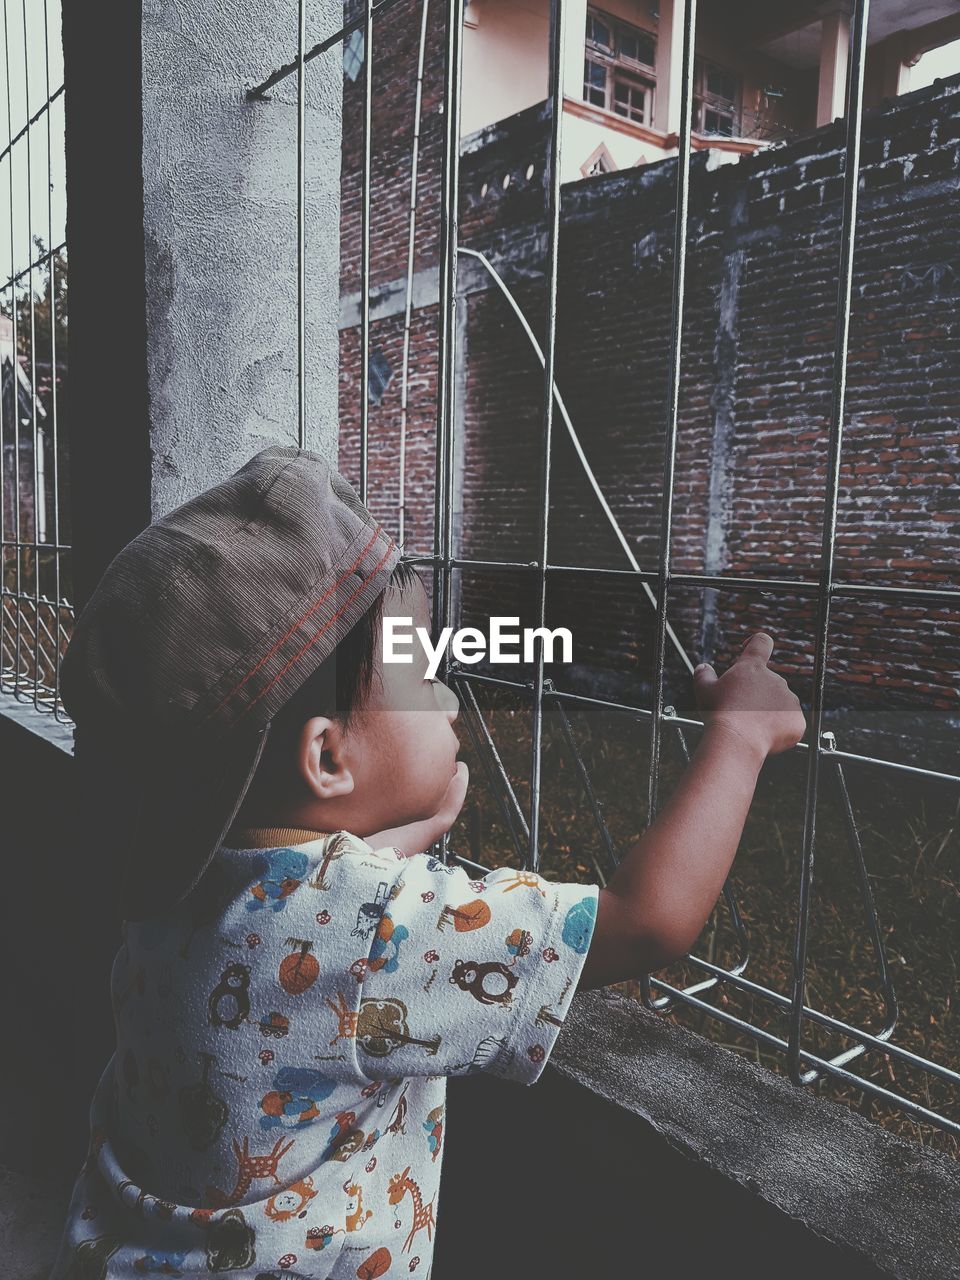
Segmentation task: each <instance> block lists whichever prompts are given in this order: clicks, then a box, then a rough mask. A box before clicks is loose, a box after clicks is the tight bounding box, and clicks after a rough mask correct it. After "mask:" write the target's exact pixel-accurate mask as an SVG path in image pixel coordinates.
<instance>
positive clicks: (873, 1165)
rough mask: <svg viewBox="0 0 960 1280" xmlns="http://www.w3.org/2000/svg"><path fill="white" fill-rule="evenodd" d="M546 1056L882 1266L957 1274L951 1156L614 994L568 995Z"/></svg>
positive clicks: (935, 1277)
mask: <svg viewBox="0 0 960 1280" xmlns="http://www.w3.org/2000/svg"><path fill="white" fill-rule="evenodd" d="M550 1061H551V1066H552V1067H553V1068H554V1069H555V1070H557V1071H559V1072H560V1073H561V1074H562V1075H565V1076H567V1077H568V1078H569V1079H572V1080H575V1081H577V1082H578V1083H580V1084H582V1085H584V1086H585V1087H586V1088H588V1089H590V1090H592V1091H593V1092H594V1093H596V1094H599V1095H600V1096H601V1097H604V1098H607V1099H609V1100H610V1101H611V1102H613V1103H616V1104H617V1105H618V1106H619V1107H621V1108H623V1109H624V1110H625V1111H626V1112H630V1113H632V1114H634V1115H637V1116H641V1117H643V1118H644V1119H645V1120H646V1121H647V1122H648V1123H649V1124H651V1125H653V1127H654V1128H655V1129H656V1130H657V1131H658V1132H659V1133H660V1134H662V1135H663V1136H664V1137H665V1138H666V1139H667V1141H668V1142H669V1143H670V1144H671V1145H672V1146H674V1147H676V1148H677V1149H679V1150H681V1151H683V1152H686V1153H687V1154H689V1155H690V1156H692V1157H693V1158H695V1159H696V1160H697V1161H698V1162H700V1163H701V1164H703V1165H705V1166H706V1167H707V1168H710V1169H714V1170H716V1171H718V1172H720V1173H722V1174H723V1175H724V1176H725V1177H727V1178H729V1179H732V1180H734V1181H735V1182H736V1183H738V1184H739V1185H741V1186H744V1187H748V1188H749V1189H750V1190H751V1191H752V1192H753V1193H754V1194H755V1195H756V1196H758V1197H759V1198H761V1199H762V1200H764V1201H766V1202H767V1203H769V1204H771V1205H773V1206H775V1207H776V1208H777V1209H779V1210H780V1211H781V1212H782V1213H784V1214H786V1215H787V1216H788V1217H790V1218H793V1219H795V1220H796V1221H798V1222H800V1223H803V1224H804V1225H805V1226H807V1227H808V1228H809V1229H810V1230H811V1231H813V1232H814V1233H815V1234H816V1235H818V1236H820V1237H822V1238H823V1239H824V1240H828V1241H832V1242H834V1243H835V1244H836V1245H838V1246H842V1247H843V1248H844V1249H845V1250H847V1251H852V1252H853V1253H854V1254H855V1255H858V1256H859V1258H860V1259H861V1260H865V1261H869V1262H870V1263H871V1265H873V1266H875V1267H876V1268H877V1269H878V1270H879V1271H880V1272H881V1273H884V1274H889V1275H895V1276H897V1277H900V1278H901V1280H905V1278H910V1277H916V1280H948V1278H955V1277H956V1275H957V1269H956V1267H957V1258H958V1257H960V1214H958V1213H957V1205H958V1203H960V1166H958V1165H957V1164H956V1163H955V1162H953V1161H951V1160H949V1159H947V1158H946V1157H944V1156H938V1155H932V1154H930V1153H929V1152H926V1151H924V1150H923V1149H922V1148H920V1147H915V1146H913V1145H911V1144H909V1143H907V1142H903V1141H901V1140H900V1139H898V1138H896V1137H894V1136H893V1135H892V1134H890V1133H888V1132H887V1131H886V1130H885V1129H881V1128H880V1126H879V1125H876V1124H872V1123H870V1122H869V1121H868V1120H865V1119H864V1118H863V1117H862V1116H860V1115H858V1114H857V1113H856V1112H854V1111H850V1110H848V1109H847V1108H846V1107H843V1106H840V1105H837V1104H835V1103H831V1102H826V1101H823V1100H821V1099H818V1098H816V1097H815V1096H814V1095H813V1094H812V1093H810V1092H809V1091H807V1090H804V1089H798V1088H796V1087H795V1086H794V1085H792V1084H791V1083H790V1082H789V1081H788V1080H787V1079H786V1078H784V1077H781V1076H778V1075H774V1074H773V1073H772V1072H770V1071H766V1070H763V1069H761V1068H760V1067H757V1066H755V1065H754V1064H753V1063H751V1062H748V1061H746V1060H745V1059H743V1058H741V1057H739V1056H737V1055H736V1054H733V1053H731V1052H730V1051H729V1050H725V1049H721V1048H720V1047H719V1046H718V1045H716V1044H713V1043H712V1042H711V1041H709V1040H705V1039H704V1038H703V1037H702V1036H698V1035H695V1034H694V1033H693V1032H692V1031H687V1030H686V1029H685V1028H683V1027H679V1026H676V1025H674V1024H672V1023H670V1022H667V1021H666V1020H665V1019H663V1018H661V1017H659V1016H658V1015H657V1014H653V1013H649V1012H648V1011H647V1010H646V1009H644V1008H643V1006H642V1005H641V1004H640V1003H639V1002H637V1001H635V1000H625V999H623V998H622V997H621V996H619V995H618V994H617V993H615V992H613V991H612V990H607V991H603V992H590V993H587V994H585V995H581V996H578V997H577V998H576V1000H575V1001H574V1003H573V1006H572V1008H571V1011H570V1013H569V1015H568V1017H567V1020H566V1023H565V1024H564V1028H563V1030H562V1032H561V1033H560V1037H559V1040H558V1041H557V1045H556V1048H555V1049H554V1052H553V1056H552V1058H551V1060H550ZM773 1269H774V1270H775V1269H776V1267H775V1264H773Z"/></svg>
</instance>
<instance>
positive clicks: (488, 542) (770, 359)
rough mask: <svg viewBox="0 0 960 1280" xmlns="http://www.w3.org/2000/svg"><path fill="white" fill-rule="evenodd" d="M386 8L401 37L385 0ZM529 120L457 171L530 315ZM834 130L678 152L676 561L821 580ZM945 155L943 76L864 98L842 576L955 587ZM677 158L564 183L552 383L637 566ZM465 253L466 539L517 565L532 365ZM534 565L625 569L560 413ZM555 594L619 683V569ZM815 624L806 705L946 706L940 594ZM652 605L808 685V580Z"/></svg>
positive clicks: (387, 493) (655, 475)
mask: <svg viewBox="0 0 960 1280" xmlns="http://www.w3.org/2000/svg"><path fill="white" fill-rule="evenodd" d="M394 13H395V14H396V15H397V17H396V22H397V25H398V30H399V28H400V27H401V26H402V22H401V16H400V15H401V11H400V10H396V11H394ZM440 18H441V15H439V14H438V15H437V21H436V22H433V21H432V24H431V53H430V56H429V58H428V74H427V89H426V91H425V98H424V102H425V112H424V143H423V150H422V163H421V172H420V181H421V200H420V210H419V230H418V242H417V261H416V270H417V272H418V278H421V294H420V298H421V301H423V300H425V301H426V302H427V303H428V304H429V305H423V306H421V307H419V308H418V310H417V311H416V312H415V322H414V326H413V331H412V332H413V340H412V352H413V357H412V360H411V411H410V425H409V432H410V435H409V452H408V460H407V474H408V481H407V510H408V524H407V538H406V543H407V547H408V549H409V550H416V551H421V550H429V549H430V548H431V545H432V519H433V496H432V481H433V449H434V439H435V437H434V431H435V415H436V405H435V377H436V354H435V343H436V307H435V305H434V304H431V299H430V297H429V287H428V286H429V283H430V278H431V277H430V272H431V269H435V265H436V256H437V244H438V225H439V224H438V215H437V208H436V195H437V192H438V190H439V158H440V147H441V145H442V139H441V134H442V116H439V115H438V114H437V107H438V105H439V102H440V93H441V85H442V74H443V71H442V29H441V26H440ZM413 25H415V26H416V25H418V24H413ZM384 26H386V21H385V22H384ZM411 30H412V28H411ZM416 34H417V33H416V32H414V34H413V38H412V42H411V41H407V42H406V43H405V42H404V41H403V40H401V39H399V38H398V39H397V40H396V41H395V42H394V44H393V45H392V46H390V49H389V54H388V53H386V52H385V53H384V55H383V57H384V60H383V63H382V65H381V64H378V63H377V62H375V64H374V66H375V74H376V75H382V76H384V77H385V78H386V79H388V80H389V86H388V90H387V91H386V96H385V98H384V101H385V102H389V116H388V115H387V108H386V107H384V108H383V112H382V113H379V114H378V115H377V117H376V118H375V125H374V138H375V139H380V140H381V141H380V144H379V145H380V152H378V154H377V156H376V158H375V165H374V177H373V184H374V185H373V191H374V199H373V209H374V224H375V226H376V227H378V229H377V231H376V233H375V235H374V253H373V260H372V274H373V279H374V281H375V283H376V284H378V285H381V286H382V285H383V284H386V283H387V282H390V281H397V282H400V283H401V284H402V281H403V277H404V274H405V270H406V258H405V254H406V235H407V222H406V218H407V211H406V205H407V203H408V196H409V186H408V183H409V154H410V129H411V121H412V115H413V86H412V83H411V82H410V79H409V66H410V65H412V64H413V63H415V56H416V54H415V49H414V48H413V47H412V46H413V45H414V44H415V43H416V40H415V37H416ZM383 46H384V49H385V50H386V49H387V39H386V36H385V37H384V40H383ZM358 83H360V82H358ZM355 96H356V86H349V85H348V90H347V99H348V110H347V119H348V121H349V120H350V117H351V116H352V115H353V114H354V111H355V108H354V105H353V103H354V99H355ZM379 101H380V99H379V97H378V103H379ZM378 112H379V106H378ZM381 115H382V117H383V118H382V119H381ZM388 118H389V121H390V123H389V124H388V123H387V120H388ZM548 127H549V121H548V119H547V117H546V114H545V111H544V109H543V108H535V109H532V110H531V111H528V112H524V113H522V114H521V115H520V116H518V117H514V118H513V120H511V121H508V122H505V123H504V124H503V125H501V126H497V127H495V128H494V129H490V130H486V131H484V133H483V134H481V135H476V136H475V137H474V138H472V139H469V140H467V143H466V144H465V148H464V154H463V158H462V165H461V208H460V216H461V228H460V240H461V244H463V245H466V246H470V247H474V248H478V249H482V250H483V251H484V252H485V253H487V254H488V256H489V257H490V258H491V259H492V260H493V261H494V263H495V265H496V266H497V268H498V270H500V271H501V272H502V274H503V275H504V278H505V279H506V280H507V281H508V283H509V284H510V286H511V288H512V289H513V290H514V293H515V295H516V297H517V299H518V301H519V302H520V304H521V306H522V307H523V309H524V312H525V313H526V315H527V317H528V319H529V320H530V322H531V324H532V326H533V328H534V329H535V331H537V332H538V333H539V332H540V330H541V328H542V324H543V311H544V291H543V276H542V273H543V268H544V249H545V235H544V226H543V210H544V203H545V201H544V166H545V157H546V148H547V131H548ZM354 132H355V130H354V129H353V126H352V125H350V124H347V125H345V153H344V160H345V168H344V189H345V209H346V213H345V222H344V241H343V246H344V277H343V292H344V295H345V297H346V298H349V296H350V295H351V294H353V293H354V292H355V289H356V281H357V279H358V274H357V261H358V243H359V242H358V240H357V238H356V225H355V219H353V218H352V214H351V212H350V209H349V207H348V205H349V200H347V197H348V196H349V197H350V198H351V199H353V197H354V195H355V191H356V189H358V186H359V182H358V175H357V170H356V166H355V165H352V161H354V160H357V159H358V157H359V149H358V147H356V145H355V143H351V142H350V141H348V139H351V138H353V135H354ZM842 144H843V139H842V136H841V133H840V130H839V129H838V128H837V127H836V126H828V127H827V128H825V129H822V130H820V131H818V132H817V133H816V134H814V135H812V136H810V137H808V138H805V139H801V140H799V141H796V142H793V143H791V144H789V145H787V146H784V147H779V148H776V149H774V150H770V151H767V152H763V153H759V154H757V155H756V156H753V157H749V158H746V159H744V160H743V161H741V162H740V163H739V164H738V165H730V166H723V167H721V168H718V169H715V170H711V169H709V168H708V161H707V158H706V156H704V155H702V154H701V155H699V156H697V157H696V158H695V161H694V169H693V180H692V192H691V225H690V239H689V256H688V276H687V279H688V284H687V294H686V320H685V326H684V342H683V376H682V388H681V413H680V431H679V438H678V445H677V459H676V483H675V500H674V509H673V510H674V514H673V560H672V564H673V568H674V570H675V571H676V572H682V571H691V572H692V571H704V570H706V571H709V572H717V573H726V574H743V575H747V576H758V575H763V576H771V577H776V578H780V579H785V580H786V581H788V582H790V581H796V580H800V579H802V580H804V581H816V579H817V576H818V561H819V553H820V540H821V535H822V517H823V488H824V483H825V475H826V467H827V442H828V429H829V420H830V409H831V395H832V386H833V342H834V320H835V317H834V310H835V301H836V292H837V273H838V263H839V255H838V235H839V226H840V196H841V190H842V170H843V152H842ZM958 148H960V86H958V84H957V82H953V83H947V84H946V85H942V84H938V85H935V86H934V87H933V88H932V89H929V90H924V91H921V92H919V93H917V94H913V95H909V96H908V97H905V98H902V99H898V100H896V101H894V102H888V103H885V104H884V105H883V106H882V107H881V108H880V109H878V110H876V111H872V112H870V113H868V115H867V118H866V123H865V131H864V145H863V156H862V170H861V213H860V224H859V230H858V236H857V242H856V257H855V263H854V301H853V307H852V313H851V340H850V359H849V363H848V392H847V417H846V425H845V432H844V448H843V455H842V460H841V469H840V502H839V509H838V516H837V532H836V560H835V577H836V578H837V579H840V580H843V581H848V582H870V583H876V584H881V585H885V586H911V587H931V586H952V587H956V586H957V585H958V582H957V565H958V563H960V498H958V491H957V487H956V481H955V477H956V475H957V472H958V458H960V422H958V404H960V385H958V384H960V361H958V355H960V352H958V350H957V347H958V342H960V325H958V321H957V318H956V310H957V300H958V297H960V235H958V232H960V227H958V202H957V188H958V185H960V183H958V173H960V170H958ZM675 172H676V171H675V162H671V161H666V162H663V163H661V164H658V165H654V166H649V167H646V168H644V169H636V170H630V171H627V172H623V173H617V174H611V175H607V176H604V177H598V178H591V179H586V180H584V181H582V182H578V183H574V184H570V185H568V186H566V187H565V188H564V191H563V203H562V231H561V242H560V284H559V321H558V362H557V383H558V386H559V389H560V391H561V393H562V395H563V396H564V398H565V400H566V404H567V407H568V409H569V411H570V415H571V418H572V421H573V423H574V425H575V427H576V428H577V430H578V432H579V434H580V437H581V441H582V443H583V447H584V449H585V451H586V453H587V456H588V457H589V459H590V462H591V464H592V466H593V468H594V470H595V472H596V475H597V478H598V480H599V482H600V484H601V486H602V488H603V491H604V493H605V495H606V497H607V499H608V501H609V503H610V505H611V507H612V509H613V511H614V513H615V515H616V518H617V520H618V521H619V523H620V525H621V528H622V529H623V531H624V533H625V534H626V536H627V538H628V539H629V542H630V545H631V547H632V548H633V550H634V553H635V555H636V556H637V558H638V560H639V561H640V563H641V565H642V566H644V567H645V568H650V569H654V568H656V564H657V547H658V541H659V529H660V519H661V495H662V488H663V486H662V479H663V431H664V416H665V391H666V377H667V359H668V334H669V316H670V300H671V284H672V266H673V209H674V202H675ZM505 178H509V181H508V182H507V185H506V187H505V186H504V180H505ZM354 203H356V201H355V199H354ZM381 218H382V220H383V221H382V223H381V221H380V220H381ZM461 267H462V272H461V275H462V291H463V298H462V301H461V304H460V309H461V312H462V316H461V357H462V360H463V370H462V378H461V394H460V402H459V405H458V415H457V419H458V422H457V425H458V429H459V436H458V439H459V442H460V449H461V457H462V465H461V466H460V468H459V473H460V480H459V494H460V497H459V499H458V501H461V502H462V511H463V516H462V523H463V536H462V545H461V548H460V552H461V554H463V555H465V556H470V557H477V558H494V557H498V558H504V559H510V560H524V561H525V560H529V559H531V558H533V556H534V555H535V554H536V545H537V502H538V497H537V495H538V494H539V483H540V481H539V475H540V453H541V444H540V432H541V422H542V397H543V376H542V372H541V370H540V367H539V365H538V362H537V361H536V358H535V357H534V355H533V352H532V351H531V349H530V346H529V344H528V342H527V340H526V338H525V337H524V335H523V333H522V330H521V328H520V326H519V323H518V322H517V320H516V318H515V317H514V316H513V315H512V314H511V312H510V310H509V308H508V306H507V304H506V302H505V301H504V299H503V298H502V296H501V295H500V294H499V292H498V291H497V290H495V289H493V288H491V287H490V282H489V280H488V279H486V278H485V277H484V275H483V273H482V272H481V271H479V270H478V269H477V267H476V264H475V263H473V262H471V261H469V260H468V259H466V258H465V257H463V258H462V259H461ZM402 292H403V291H402V289H400V290H399V292H398V293H397V295H396V297H395V300H394V301H393V302H392V303H390V302H389V300H388V299H387V297H386V293H385V292H384V291H383V290H382V289H381V290H380V291H379V292H377V291H375V294H374V314H375V315H377V316H381V315H382V318H378V319H376V320H375V322H374V324H373V328H372V345H373V347H374V348H375V349H377V350H382V351H383V353H384V354H385V355H386V356H387V358H388V360H389V362H390V364H391V365H392V367H393V368H394V370H395V371H396V376H395V377H394V380H393V382H392V383H391V385H390V386H389V387H388V389H387V392H386V394H385V396H384V399H383V401H382V403H381V404H380V405H379V406H377V407H376V408H374V409H372V411H371V434H370V447H371V463H370V478H371V498H370V500H371V506H373V508H374V509H375V510H377V512H378V514H379V515H381V517H382V518H384V519H385V520H386V521H387V523H388V525H389V526H390V527H395V508H396V502H397V461H398V456H397V455H398V448H397V430H398V420H399V403H400V391H399V383H400V377H399V370H400V344H401V343H402ZM433 303H435V290H434V294H433ZM391 312H392V314H391ZM345 315H346V313H345ZM345 323H346V327H345V328H344V329H343V330H342V344H343V350H342V355H343V367H342V374H341V390H342V399H341V420H342V427H343V430H342V442H343V443H342V455H341V463H342V465H343V466H344V469H345V470H346V471H347V473H348V474H351V472H352V469H355V465H356V456H357V449H356V444H357V423H358V405H359V390H358V352H359V339H358V331H357V329H356V328H355V326H354V325H353V324H351V323H350V322H349V318H347V320H346V321H345ZM550 558H551V561H552V562H554V563H561V564H579V565H591V566H599V567H604V568H610V569H617V570H622V569H624V568H625V567H626V563H625V560H624V556H623V553H622V551H621V550H620V549H619V547H618V545H617V542H616V540H615V539H614V537H613V535H612V533H611V531H610V529H609V526H608V525H607V524H606V523H605V521H604V518H603V516H602V513H601V511H600V508H599V506H598V504H597V502H596V500H595V498H594V497H593V495H592V493H591V492H590V490H589V488H588V486H587V484H586V481H585V480H584V477H583V473H582V470H581V468H580V466H579V463H578V462H577V460H576V458H575V456H574V453H573V450H572V448H571V447H570V444H569V442H568V440H567V438H566V433H565V430H564V426H563V422H562V419H561V417H560V415H559V414H556V415H555V417H554V451H553V462H552V486H551V506H550ZM531 586H532V582H531V580H530V578H529V575H528V574H524V573H513V574H510V575H507V574H502V573H501V574H496V575H494V574H491V573H489V572H483V573H481V572H471V573H469V574H466V573H465V574H464V575H463V598H462V606H463V614H464V621H465V622H476V621H478V620H479V621H480V622H481V624H482V621H483V620H484V619H485V617H486V616H487V615H488V614H490V613H508V612H519V613H521V616H523V615H524V608H525V606H528V605H529V604H530V602H531V601H532V599H533V593H532V591H531V590H530V588H531ZM548 607H549V611H550V614H551V621H552V622H553V623H554V625H558V624H560V623H563V624H565V625H569V626H571V627H572V629H573V632H574V640H575V651H574V656H575V659H576V660H577V663H578V670H579V676H580V678H583V677H584V675H585V673H589V672H593V673H606V674H607V675H608V676H609V674H610V673H619V674H621V675H622V676H623V678H624V679H626V680H632V681H633V682H635V683H636V682H639V683H640V684H641V685H642V682H643V679H644V677H645V676H646V674H647V673H648V671H649V668H650V663H651V660H652V634H653V633H652V621H653V611H652V609H651V608H650V606H649V604H648V603H647V601H646V600H645V599H644V597H643V595H642V591H641V588H640V584H639V583H638V582H637V580H636V578H635V576H622V575H616V574H613V575H610V576H607V577H603V578H593V579H589V578H584V577H583V576H582V575H579V576H578V575H569V574H558V575H555V576H552V577H551V581H550V591H549V597H548ZM831 618H832V621H831V633H830V653H831V658H830V675H829V680H828V709H833V708H840V707H848V708H849V707H853V708H857V707H859V708H862V709H865V708H873V709H883V708H886V709H896V708H903V709H904V710H908V709H911V710H916V711H918V712H923V711H936V712H937V713H939V714H940V715H941V716H942V715H943V714H944V713H946V714H947V715H948V716H949V714H950V713H951V712H952V713H956V712H957V711H958V710H960V708H958V689H960V618H958V615H957V610H956V609H955V608H946V607H928V606H926V605H922V604H913V603H900V604H898V603H897V602H895V601H890V600H884V601H881V602H879V603H878V602H876V601H871V600H868V599H858V600H853V599H849V598H848V599H844V598H843V597H840V596H836V597H835V598H834V601H833V606H832V614H831ZM670 619H671V622H672V623H673V625H674V627H675V628H676V630H677V631H678V633H679V635H680V637H681V640H682V642H683V644H684V646H685V648H686V649H687V651H688V652H689V653H690V655H691V656H692V657H693V658H694V660H699V659H700V658H701V657H707V658H710V659H713V660H715V661H717V662H718V663H720V664H723V663H725V662H727V661H728V660H729V659H730V657H731V656H733V654H734V653H735V652H736V650H737V648H738V647H739V644H740V642H741V640H742V638H743V636H744V634H745V632H746V631H747V630H749V629H753V628H757V627H761V626H762V627H763V628H764V629H766V630H768V631H770V632H771V633H772V634H773V636H774V637H775V639H776V642H777V648H776V655H777V663H778V669H779V670H781V671H782V672H784V673H785V674H787V675H788V676H789V677H791V680H792V683H793V684H794V687H795V688H797V691H798V692H799V693H800V695H801V698H804V699H806V698H808V696H809V677H810V674H811V672H812V656H813V635H814V631H815V624H816V608H815V603H814V602H812V601H810V600H809V599H806V598H804V597H803V596H801V595H799V594H787V595H778V596H776V597H774V596H763V597H761V596H759V595H757V594H747V593H742V592H736V591H724V592H722V593H719V592H711V591H703V590H701V589H695V588H685V587H683V586H680V585H676V586H675V587H674V589H673V592H672V595H671V610H670ZM524 620H525V621H526V620H527V619H526V618H525V619H524ZM562 679H563V676H562V674H561V675H560V680H561V681H562ZM667 686H668V687H667V693H668V697H669V698H673V699H674V700H675V701H678V702H679V703H680V704H681V705H683V704H684V698H685V696H686V695H685V692H684V691H685V690H686V688H687V686H688V681H687V679H686V677H685V676H684V675H683V671H682V667H681V666H680V664H679V663H678V662H677V661H675V660H673V659H672V658H669V657H668V679H667ZM686 705H689V698H688V697H686Z"/></svg>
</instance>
